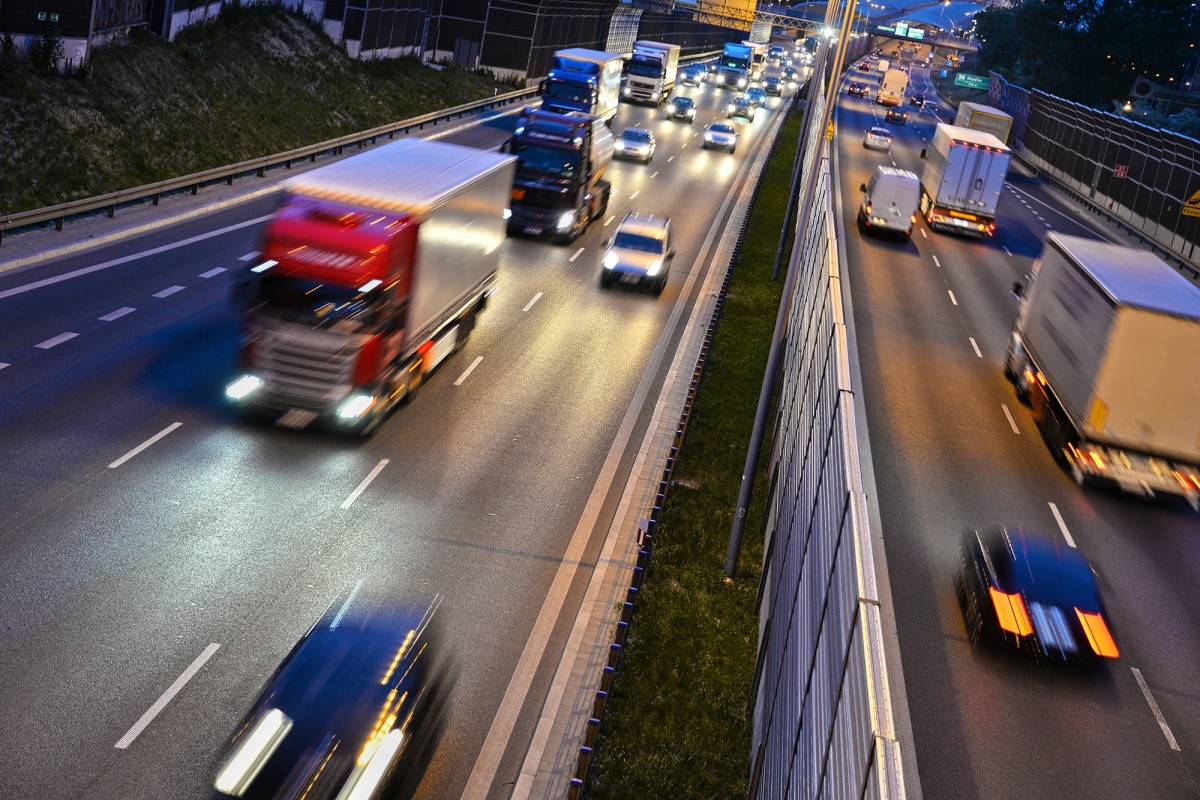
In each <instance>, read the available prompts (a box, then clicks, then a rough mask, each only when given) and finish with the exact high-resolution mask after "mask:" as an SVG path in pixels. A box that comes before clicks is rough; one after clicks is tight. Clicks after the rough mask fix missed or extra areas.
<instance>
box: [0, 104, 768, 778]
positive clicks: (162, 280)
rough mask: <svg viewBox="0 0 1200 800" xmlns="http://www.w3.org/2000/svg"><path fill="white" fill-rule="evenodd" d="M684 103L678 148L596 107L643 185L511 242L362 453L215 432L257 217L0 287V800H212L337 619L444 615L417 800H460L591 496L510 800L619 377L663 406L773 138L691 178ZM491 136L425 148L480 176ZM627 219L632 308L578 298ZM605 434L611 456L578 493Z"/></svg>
mask: <svg viewBox="0 0 1200 800" xmlns="http://www.w3.org/2000/svg"><path fill="white" fill-rule="evenodd" d="M682 92H683V93H686V94H689V95H692V96H694V97H696V99H697V101H698V103H699V105H700V107H701V112H700V114H699V118H698V119H697V121H696V124H695V125H692V126H689V125H687V124H685V123H679V122H670V121H667V120H665V119H662V118H661V112H656V111H655V110H654V109H648V108H637V107H630V106H625V105H622V106H621V110H620V113H619V115H618V119H617V122H616V124H615V125H614V129H615V130H617V131H619V130H620V129H622V128H623V127H624V126H626V125H628V124H631V123H633V122H643V123H645V124H646V125H648V126H649V127H651V129H652V130H653V131H654V132H655V134H656V135H657V137H658V150H657V154H656V156H655V158H654V161H653V163H651V164H649V165H641V164H631V163H622V162H615V161H614V162H613V164H612V166H611V167H610V168H609V172H608V176H609V178H610V179H611V182H612V184H613V187H614V194H613V198H612V202H611V205H610V209H609V213H610V216H609V217H608V218H607V219H605V220H604V221H603V223H597V224H595V225H593V226H592V228H591V229H590V230H588V231H587V232H586V233H585V234H584V235H583V236H582V237H581V238H580V239H579V240H578V241H577V242H576V243H574V244H572V245H569V246H567V247H558V246H555V245H552V244H547V243H543V242H539V241H533V240H524V239H509V240H508V241H507V242H506V244H505V246H504V251H503V255H502V263H501V279H500V281H501V282H500V292H499V294H498V295H497V296H496V297H494V298H493V300H492V302H491V303H490V304H489V307H488V309H487V311H486V312H485V313H484V314H483V315H481V317H480V319H479V324H478V327H477V328H476V329H475V331H474V332H473V334H472V336H471V338H470V340H469V341H468V342H467V343H466V345H465V347H464V348H463V350H462V351H461V352H460V353H458V354H457V355H456V356H455V357H454V358H452V359H449V360H448V361H447V362H445V364H444V365H443V366H442V367H441V368H440V369H439V370H438V372H436V373H435V374H434V375H433V377H432V379H431V380H430V381H429V382H428V383H427V384H426V385H425V386H423V387H422V389H421V391H420V392H419V393H418V394H417V395H416V396H415V398H414V399H413V401H412V402H411V403H410V404H408V405H407V406H406V407H403V408H401V409H400V410H399V411H398V412H397V413H396V414H394V415H393V417H392V418H391V419H390V420H389V421H388V422H387V423H386V424H385V425H383V426H382V427H381V429H380V430H379V431H378V433H377V434H376V435H375V436H374V437H372V438H370V439H369V440H366V441H351V440H346V439H341V438H336V437H332V436H327V435H322V434H319V433H315V432H310V431H306V432H298V431H292V430H286V429H282V428H277V427H272V426H269V425H264V424H260V423H255V422H251V421H244V420H240V419H238V418H237V417H236V416H234V415H233V414H232V413H231V412H230V411H229V410H228V409H227V408H226V406H225V404H224V402H223V396H222V395H223V388H224V386H225V384H226V383H227V381H228V380H229V379H230V377H231V375H232V374H233V369H234V364H233V359H234V352H235V346H236V343H237V320H236V318H235V316H234V314H233V313H232V311H231V307H230V305H229V302H228V298H229V289H230V275H231V273H232V271H234V270H235V269H238V268H241V267H244V266H245V264H246V263H247V262H248V261H250V260H252V259H253V258H254V257H255V253H256V248H257V241H258V235H259V232H260V231H261V229H262V226H263V224H264V222H265V220H266V218H267V216H268V215H269V214H270V212H271V210H272V209H273V208H274V206H275V203H276V200H275V199H274V198H263V199H259V200H254V201H251V202H249V203H247V204H244V205H241V206H237V207H235V208H232V209H228V210H224V211H219V212H216V213H214V214H211V215H209V216H205V217H202V218H199V219H196V220H193V221H190V222H187V223H183V224H180V225H177V226H173V227H170V228H165V229H162V230H158V231H156V232H154V233H151V234H147V235H143V236H140V237H137V238H132V239H128V240H124V241H120V242H117V243H115V244H111V245H108V246H105V247H102V248H98V249H94V250H90V251H85V252H83V253H80V254H77V255H72V256H68V257H65V258H62V259H60V260H58V261H56V262H53V263H49V264H46V265H42V266H38V267H36V268H25V269H21V270H17V271H13V272H9V273H7V274H3V275H0V364H3V365H4V366H3V367H0V382H2V384H3V391H2V392H0V438H2V439H3V441H4V442H5V445H6V446H5V447H4V448H3V449H2V450H0V472H2V474H3V475H4V481H3V482H2V483H0V504H2V505H3V508H4V509H5V511H4V515H3V520H4V536H3V539H2V540H0V559H2V560H3V562H4V564H5V569H4V571H3V572H2V573H0V595H2V596H3V597H4V598H5V603H4V609H5V620H4V631H3V642H4V646H3V648H2V650H0V705H2V706H3V708H4V709H5V713H4V717H3V718H4V725H3V726H2V730H0V796H3V797H5V798H31V799H33V798H36V799H37V800H57V799H58V798H82V797H95V798H103V797H114V798H115V797H121V798H129V799H130V800H135V799H137V798H146V799H147V800H150V799H151V798H155V799H157V798H163V797H172V798H201V797H208V796H210V794H211V782H212V779H213V776H214V774H215V770H216V766H217V764H218V761H219V758H220V757H221V755H222V748H223V745H224V743H225V741H226V739H227V737H228V736H229V734H230V733H231V732H232V731H233V729H234V727H235V725H237V723H238V721H239V719H240V718H241V715H242V714H243V713H244V712H245V711H246V709H247V708H248V707H249V705H250V703H251V701H252V700H253V699H254V698H255V697H256V696H257V694H258V692H259V690H260V688H261V687H262V685H263V684H264V683H265V682H266V680H267V679H268V678H269V676H270V675H271V672H272V670H273V669H274V668H275V666H276V665H277V664H278V663H279V661H280V660H281V659H282V658H283V657H284V655H285V654H286V653H287V652H288V650H289V649H290V648H291V646H292V645H293V644H294V643H295V642H296V641H297V639H298V638H299V637H300V636H301V635H302V634H303V633H304V632H305V631H306V630H307V629H308V627H309V626H310V625H311V624H312V623H313V622H315V621H316V620H317V618H318V617H319V616H320V615H321V613H322V612H323V611H324V610H325V609H326V607H327V606H329V605H330V603H331V602H334V601H335V600H336V599H338V598H343V597H345V596H346V595H347V594H348V593H349V592H353V591H358V592H360V596H361V597H363V598H367V599H376V600H387V599H406V600H428V599H430V598H432V597H433V596H434V595H435V594H441V595H442V596H443V597H444V598H445V599H444V602H443V605H442V610H441V615H442V617H443V619H442V622H443V630H444V632H445V633H446V634H447V636H446V639H447V649H448V651H449V652H448V657H450V658H451V659H452V660H453V663H454V665H455V670H454V675H455V678H456V681H455V686H454V690H453V693H452V696H451V702H450V706H449V710H448V717H447V724H446V728H445V731H444V735H443V736H442V738H441V739H440V741H439V742H438V743H437V747H436V751H435V752H434V755H433V757H432V760H431V762H430V764H429V767H428V769H427V771H426V773H425V776H424V779H423V780H422V781H421V784H420V787H419V790H418V791H417V796H418V797H420V798H455V797H459V796H461V795H462V793H463V790H464V787H465V786H466V785H467V782H468V779H469V777H470V775H471V773H472V770H473V768H474V766H475V764H476V760H477V756H478V754H479V752H480V749H481V747H482V745H483V742H484V740H485V737H487V736H488V734H489V731H492V729H493V720H494V718H495V717H496V713H497V709H498V707H499V706H500V703H501V700H502V698H503V696H504V694H505V691H506V687H507V686H508V685H509V682H510V679H511V678H512V676H513V675H514V673H515V672H517V671H518V669H519V667H521V664H520V663H519V662H520V659H521V655H522V652H523V651H524V649H525V648H526V644H527V642H528V640H529V638H530V635H531V629H532V626H533V621H534V618H535V617H536V615H537V613H538V611H539V609H540V608H541V607H542V605H543V602H544V601H546V599H547V597H546V596H547V592H548V590H549V587H550V585H551V581H552V579H553V578H554V575H555V573H556V571H557V570H558V569H559V567H560V564H561V563H562V561H563V556H564V553H566V552H567V548H568V545H569V543H570V542H571V540H572V536H573V535H574V533H575V530H576V527H577V526H578V525H579V523H580V520H581V515H582V513H583V509H584V507H585V504H586V503H587V502H588V500H589V497H591V496H592V495H593V494H594V493H599V494H600V497H602V499H603V501H604V502H603V505H602V506H601V513H600V515H599V519H598V520H597V521H596V524H595V525H594V527H592V528H589V529H588V530H587V531H586V532H585V533H586V536H587V541H586V547H585V549H584V554H585V555H584V557H583V558H582V559H581V560H580V561H579V563H578V564H574V565H571V566H572V568H573V569H574V581H573V582H572V583H571V585H570V589H569V591H568V592H567V594H566V596H565V597H563V598H561V600H562V602H563V608H564V613H563V615H562V616H561V617H560V618H559V622H558V624H557V625H556V626H555V627H554V629H553V631H552V633H551V634H550V636H549V637H548V639H547V641H544V642H537V643H536V644H538V645H543V646H544V647H545V650H544V652H545V653H546V657H545V658H544V660H543V661H541V662H540V663H535V664H533V665H531V667H532V676H533V681H532V686H531V689H530V691H529V694H528V698H527V700H526V702H525V703H524V704H523V705H522V706H521V710H520V713H519V715H518V716H517V717H516V718H515V719H514V720H512V721H511V728H510V730H505V729H504V725H503V724H501V723H502V722H503V721H501V720H497V724H499V725H501V727H500V729H499V730H498V733H499V735H500V737H501V738H500V741H501V742H502V744H503V756H502V758H501V759H500V762H499V768H498V769H497V770H496V771H495V774H494V775H488V776H485V781H484V786H489V787H490V788H489V789H488V791H487V796H488V797H493V798H498V797H507V796H508V794H509V792H510V791H511V788H512V782H513V780H515V778H516V774H517V771H518V770H519V768H520V764H521V760H522V758H523V756H524V751H525V747H526V746H527V744H528V741H529V738H530V736H531V735H532V731H533V727H534V725H535V722H536V714H537V712H538V710H539V709H540V706H541V702H542V699H543V698H544V696H545V692H546V688H547V686H548V684H549V681H550V678H551V677H552V673H553V667H554V664H555V663H556V659H557V652H558V651H559V650H561V648H562V645H563V643H564V641H565V639H566V636H567V633H568V632H569V629H570V623H571V619H572V618H573V616H574V610H575V608H576V607H577V606H578V603H579V601H580V598H581V596H582V591H583V587H584V586H585V585H586V582H587V578H588V576H589V574H590V572H591V569H592V567H593V565H594V562H595V559H596V558H597V556H598V554H599V551H600V547H601V545H602V542H601V541H600V539H601V538H602V535H601V534H602V533H603V532H604V531H607V528H608V526H607V523H606V520H607V519H610V518H611V516H612V514H613V511H614V509H615V506H616V503H617V500H618V499H619V498H618V494H619V487H620V486H622V485H623V480H621V479H620V476H621V475H623V474H625V473H626V472H627V471H628V470H629V468H630V465H631V463H632V461H633V458H634V456H635V455H636V452H635V451H636V446H637V445H636V443H637V442H639V441H640V435H636V434H637V431H638V430H641V429H644V427H645V425H646V424H647V421H648V417H649V412H650V409H651V408H652V407H653V403H652V402H650V403H646V404H645V405H644V406H643V405H639V404H638V398H637V397H636V391H637V389H638V386H639V384H640V383H641V382H642V381H643V378H644V376H646V375H648V378H647V380H648V385H649V386H650V387H651V389H652V393H651V397H653V394H654V393H655V392H657V388H658V387H659V386H660V385H661V383H662V381H663V379H664V375H665V371H666V359H663V358H661V357H659V358H657V359H655V358H652V355H653V354H655V353H662V352H669V351H670V349H671V348H670V347H666V348H662V349H656V348H659V345H660V342H661V343H665V344H666V345H670V343H671V342H673V341H674V340H675V339H676V338H677V337H678V336H679V333H680V331H681V329H682V324H683V322H684V321H686V318H687V312H688V311H689V309H690V308H691V306H692V305H693V303H694V302H695V301H696V293H697V292H698V291H699V287H700V286H701V285H702V282H701V281H699V280H695V281H688V278H689V275H690V274H691V273H693V272H694V273H696V274H697V275H699V276H702V275H703V274H704V273H705V272H706V271H707V270H709V269H710V267H711V264H710V263H708V260H707V259H708V257H709V255H710V253H709V251H708V250H707V249H706V248H705V247H704V246H703V243H704V242H705V240H706V237H708V235H709V232H710V229H712V228H713V227H714V226H717V227H718V228H719V226H721V225H722V224H723V223H724V222H725V218H724V217H723V216H721V214H720V213H719V212H721V211H722V210H723V209H724V210H725V211H727V210H728V205H729V204H728V203H725V199H726V196H727V194H729V193H731V191H732V189H733V187H734V186H735V185H736V182H737V181H739V180H740V176H741V175H742V168H743V166H744V165H745V164H746V162H747V159H748V158H750V157H752V156H753V155H754V154H755V152H756V151H757V150H758V149H759V148H760V147H761V146H763V144H764V142H765V138H766V137H765V136H763V135H762V134H763V132H764V130H765V129H766V128H767V126H768V125H769V123H770V118H771V117H772V116H773V115H774V111H770V112H768V113H766V114H764V113H760V114H759V116H758V119H756V120H755V121H754V122H753V123H752V124H739V127H741V128H742V129H743V141H742V144H741V146H739V147H738V149H737V152H736V154H734V155H728V154H725V153H717V152H710V151H706V150H702V149H701V147H700V144H701V139H700V135H701V131H702V127H703V123H705V122H708V121H711V120H713V119H715V118H717V116H718V113H717V110H716V109H718V107H723V105H724V102H726V101H727V99H728V97H729V95H728V94H725V93H722V92H720V90H718V89H716V88H715V87H711V86H705V87H701V88H699V89H690V88H689V89H683V90H682ZM779 103H780V101H779V100H778V99H774V98H772V99H771V100H770V101H769V102H768V105H769V107H770V108H771V109H776V108H777V107H778V105H779ZM511 125H512V118H511V116H507V117H502V118H500V119H497V120H494V121H492V122H489V123H487V124H484V125H479V126H475V127H467V128H465V129H464V130H461V131H459V132H458V133H455V134H454V135H452V136H450V137H448V140H449V141H457V142H460V143H465V144H470V145H473V146H480V147H495V146H497V145H498V144H500V143H501V142H502V141H503V139H504V138H506V136H507V132H508V131H509V130H511ZM634 209H639V210H653V211H656V212H658V213H662V214H667V215H669V216H671V217H672V218H673V220H674V224H675V226H676V237H677V238H676V241H677V245H676V246H677V250H678V253H677V256H676V258H675V260H674V263H673V267H672V270H671V276H670V280H669V282H668V285H667V288H666V291H665V292H664V293H663V294H662V296H661V297H659V298H655V297H654V296H653V295H652V294H649V293H647V292H634V291H628V290H624V289H620V288H618V289H615V290H602V289H601V288H600V287H599V285H598V280H597V279H598V276H599V271H600V258H601V255H602V240H603V239H604V238H605V237H606V236H607V235H610V234H611V231H612V230H613V229H614V227H615V225H614V222H615V221H618V220H620V218H621V217H622V216H623V215H624V214H625V213H626V212H627V211H630V210H634ZM685 287H687V288H688V289H689V292H687V293H684V292H683V289H684V288H685ZM677 306H678V307H679V308H680V310H681V311H682V312H683V314H682V315H679V316H677V317H674V318H673V317H672V312H673V310H674V309H676V307H677ZM672 319H677V320H678V324H677V325H674V326H668V321H670V320H672ZM627 416H630V417H631V418H632V419H633V421H634V423H635V425H634V433H635V435H632V436H628V437H626V439H625V440H624V443H623V449H622V450H620V451H619V453H620V458H619V463H618V465H617V470H616V471H615V473H610V474H604V473H602V466H603V464H604V461H605V457H606V454H607V453H608V452H609V450H610V447H612V446H613V443H614V441H617V442H618V443H621V440H620V439H619V438H618V437H617V433H618V430H619V428H620V426H621V424H622V420H623V419H625V418H626V417H627Z"/></svg>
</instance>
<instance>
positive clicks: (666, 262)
mask: <svg viewBox="0 0 1200 800" xmlns="http://www.w3.org/2000/svg"><path fill="white" fill-rule="evenodd" d="M605 244H607V245H608V252H606V253H605V254H604V260H603V262H602V265H603V268H602V270H601V272H600V285H601V286H612V285H613V284H614V283H617V282H618V281H619V282H621V283H627V284H633V285H639V284H642V283H647V284H649V285H650V289H651V290H652V291H653V292H654V293H655V294H662V290H663V287H664V286H666V285H667V273H668V272H669V271H670V268H671V259H672V258H674V257H675V248H674V244H673V242H672V240H671V220H669V219H667V218H666V217H660V216H657V215H654V214H642V213H638V212H635V211H631V212H630V213H628V214H626V215H625V219H623V220H621V224H620V225H618V226H617V232H616V233H615V234H613V237H612V239H609V240H607V241H606V242H605Z"/></svg>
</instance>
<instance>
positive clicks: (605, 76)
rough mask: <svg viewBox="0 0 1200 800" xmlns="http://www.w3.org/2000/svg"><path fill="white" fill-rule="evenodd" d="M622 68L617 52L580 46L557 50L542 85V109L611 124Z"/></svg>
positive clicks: (618, 93)
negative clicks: (588, 117)
mask: <svg viewBox="0 0 1200 800" xmlns="http://www.w3.org/2000/svg"><path fill="white" fill-rule="evenodd" d="M623 65H624V59H622V58H621V56H619V55H617V54H616V53H605V52H603V51H601V50H588V49H586V48H583V47H572V48H569V49H567V50H559V51H558V52H556V53H555V54H554V58H553V59H552V60H551V62H550V74H549V75H547V76H546V80H545V83H544V84H543V87H544V93H543V96H542V108H544V109H545V110H547V111H553V112H555V113H556V114H569V113H571V112H572V111H578V112H580V113H581V114H591V115H592V116H595V117H599V118H600V119H602V120H604V122H605V124H607V125H611V124H612V120H613V117H615V116H616V115H617V103H618V102H619V101H620V99H621V69H622V67H623Z"/></svg>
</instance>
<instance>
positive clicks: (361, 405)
mask: <svg viewBox="0 0 1200 800" xmlns="http://www.w3.org/2000/svg"><path fill="white" fill-rule="evenodd" d="M373 405H375V398H374V397H373V396H371V395H369V394H352V395H350V396H349V397H348V398H346V400H345V401H344V402H343V403H342V404H341V405H340V406H338V410H337V415H338V416H339V417H341V418H342V419H358V418H359V417H361V416H362V415H363V414H365V413H367V412H368V411H370V410H371V406H373Z"/></svg>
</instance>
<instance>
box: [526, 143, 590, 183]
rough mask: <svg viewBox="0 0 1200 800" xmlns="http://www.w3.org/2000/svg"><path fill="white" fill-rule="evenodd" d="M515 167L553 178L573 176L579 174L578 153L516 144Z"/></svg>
mask: <svg viewBox="0 0 1200 800" xmlns="http://www.w3.org/2000/svg"><path fill="white" fill-rule="evenodd" d="M517 169H518V170H519V171H521V172H536V173H537V174H539V175H550V176H553V177H555V178H568V179H570V178H574V177H576V176H577V175H578V174H579V154H578V153H575V152H572V151H570V150H558V149H555V148H553V147H542V146H540V145H536V144H520V143H518V144H517Z"/></svg>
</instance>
